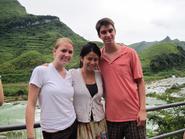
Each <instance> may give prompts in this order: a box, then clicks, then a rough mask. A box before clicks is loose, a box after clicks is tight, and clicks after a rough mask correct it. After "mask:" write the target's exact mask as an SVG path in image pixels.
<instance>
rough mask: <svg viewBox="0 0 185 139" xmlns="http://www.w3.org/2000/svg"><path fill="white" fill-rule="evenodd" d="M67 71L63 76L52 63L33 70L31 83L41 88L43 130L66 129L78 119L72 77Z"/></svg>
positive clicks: (40, 102)
mask: <svg viewBox="0 0 185 139" xmlns="http://www.w3.org/2000/svg"><path fill="white" fill-rule="evenodd" d="M66 73H67V74H66V77H65V78H63V77H62V76H61V75H60V74H59V72H58V71H57V70H56V68H55V67H54V65H53V64H52V63H50V64H49V65H48V66H38V67H36V68H35V69H34V70H33V73H32V76H31V79H30V84H34V85H36V86H37V87H39V88H41V91H40V94H39V104H40V108H41V118H40V119H41V128H42V130H43V131H46V132H56V131H59V130H64V129H66V128H67V127H70V126H71V125H72V124H73V122H74V121H75V119H76V114H75V111H74V106H73V96H74V89H73V87H72V78H71V74H70V73H69V72H68V71H66Z"/></svg>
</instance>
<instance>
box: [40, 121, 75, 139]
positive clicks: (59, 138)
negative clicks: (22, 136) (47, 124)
mask: <svg viewBox="0 0 185 139" xmlns="http://www.w3.org/2000/svg"><path fill="white" fill-rule="evenodd" d="M42 134H43V138H44V139H76V138H77V121H76V120H75V122H74V123H73V124H72V125H71V126H70V127H68V128H66V129H64V130H61V131H58V132H55V133H48V132H46V131H42Z"/></svg>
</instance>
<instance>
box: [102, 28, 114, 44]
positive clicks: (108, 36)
mask: <svg viewBox="0 0 185 139" xmlns="http://www.w3.org/2000/svg"><path fill="white" fill-rule="evenodd" d="M115 35H116V31H115V29H114V27H113V26H112V25H107V26H101V28H100V32H99V38H100V39H101V40H102V41H103V42H104V44H105V45H111V44H114V43H115Z"/></svg>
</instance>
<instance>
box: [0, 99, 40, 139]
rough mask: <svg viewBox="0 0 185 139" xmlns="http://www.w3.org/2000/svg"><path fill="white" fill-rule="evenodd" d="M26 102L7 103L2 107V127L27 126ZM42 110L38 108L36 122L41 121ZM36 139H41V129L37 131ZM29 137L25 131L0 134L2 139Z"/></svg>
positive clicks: (0, 109) (0, 118)
mask: <svg viewBox="0 0 185 139" xmlns="http://www.w3.org/2000/svg"><path fill="white" fill-rule="evenodd" d="M25 107H26V101H17V102H11V103H5V104H4V105H3V106H1V107H0V126H6V125H12V124H14V125H16V124H25ZM39 115H40V109H39V108H38V107H37V109H36V115H35V121H36V122H39V121H40V116H39ZM35 134H36V137H37V138H36V139H41V131H40V129H38V128H37V129H36V131H35ZM26 137H27V135H26V131H25V130H20V131H11V132H3V133H0V139H25V138H26Z"/></svg>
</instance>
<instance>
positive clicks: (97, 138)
mask: <svg viewBox="0 0 185 139" xmlns="http://www.w3.org/2000/svg"><path fill="white" fill-rule="evenodd" d="M100 56H101V52H100V49H99V48H98V46H97V45H96V44H95V43H92V42H89V43H87V44H86V45H84V46H83V47H82V50H81V52H80V68H79V69H75V70H72V71H71V73H72V79H73V87H74V107H75V111H76V114H77V120H78V131H77V138H78V139H101V138H102V139H106V132H107V129H106V122H105V120H104V109H103V103H102V96H103V86H102V79H101V75H100V72H99V71H98V70H97V69H98V65H99V59H100Z"/></svg>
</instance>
